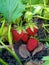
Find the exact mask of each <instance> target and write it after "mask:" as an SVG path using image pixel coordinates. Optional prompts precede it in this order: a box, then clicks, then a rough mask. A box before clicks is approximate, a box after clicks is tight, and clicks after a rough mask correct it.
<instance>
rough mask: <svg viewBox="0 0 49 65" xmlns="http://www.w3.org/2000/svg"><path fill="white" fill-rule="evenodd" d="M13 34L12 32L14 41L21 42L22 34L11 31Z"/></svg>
mask: <svg viewBox="0 0 49 65" xmlns="http://www.w3.org/2000/svg"><path fill="white" fill-rule="evenodd" d="M11 32H12V36H13V40H14V41H15V42H17V41H19V40H20V34H19V33H18V32H17V31H16V30H15V29H13V30H11Z"/></svg>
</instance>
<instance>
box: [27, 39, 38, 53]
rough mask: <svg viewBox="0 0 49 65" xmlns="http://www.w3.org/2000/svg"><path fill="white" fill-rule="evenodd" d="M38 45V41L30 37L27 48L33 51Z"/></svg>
mask: <svg viewBox="0 0 49 65" xmlns="http://www.w3.org/2000/svg"><path fill="white" fill-rule="evenodd" d="M37 46H38V41H37V40H36V39H35V38H30V39H29V40H28V43H27V49H28V50H29V51H30V52H31V51H33V50H34V49H35V48H36V47H37Z"/></svg>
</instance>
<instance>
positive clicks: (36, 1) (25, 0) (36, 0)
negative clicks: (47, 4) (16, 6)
mask: <svg viewBox="0 0 49 65" xmlns="http://www.w3.org/2000/svg"><path fill="white" fill-rule="evenodd" d="M22 1H23V3H30V1H31V4H33V5H34V4H41V3H42V4H43V0H22Z"/></svg>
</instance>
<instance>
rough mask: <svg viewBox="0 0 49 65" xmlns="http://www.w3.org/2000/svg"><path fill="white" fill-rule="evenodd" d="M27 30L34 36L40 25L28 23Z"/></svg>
mask: <svg viewBox="0 0 49 65" xmlns="http://www.w3.org/2000/svg"><path fill="white" fill-rule="evenodd" d="M26 31H27V33H28V35H30V36H34V35H35V34H36V33H37V32H38V27H37V26H36V25H35V24H34V23H28V24H27V27H26Z"/></svg>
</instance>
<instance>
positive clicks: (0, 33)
mask: <svg viewBox="0 0 49 65" xmlns="http://www.w3.org/2000/svg"><path fill="white" fill-rule="evenodd" d="M4 24H5V20H3V23H2V26H1V28H0V36H1V35H2V32H3V28H4Z"/></svg>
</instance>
